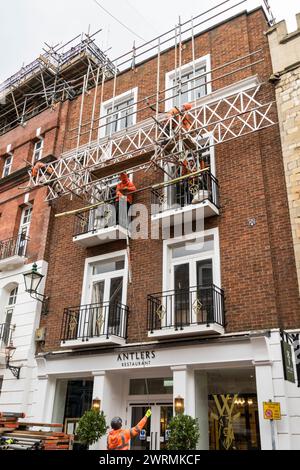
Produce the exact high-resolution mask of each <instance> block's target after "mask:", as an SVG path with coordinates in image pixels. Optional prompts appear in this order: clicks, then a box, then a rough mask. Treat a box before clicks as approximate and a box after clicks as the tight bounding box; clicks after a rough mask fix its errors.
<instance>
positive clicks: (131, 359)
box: [117, 351, 156, 367]
mask: <svg viewBox="0 0 300 470" xmlns="http://www.w3.org/2000/svg"><path fill="white" fill-rule="evenodd" d="M155 358H156V353H155V351H135V352H127V353H120V354H118V357H117V362H119V363H121V366H122V367H139V366H149V365H150V364H151V361H152V360H153V359H155Z"/></svg>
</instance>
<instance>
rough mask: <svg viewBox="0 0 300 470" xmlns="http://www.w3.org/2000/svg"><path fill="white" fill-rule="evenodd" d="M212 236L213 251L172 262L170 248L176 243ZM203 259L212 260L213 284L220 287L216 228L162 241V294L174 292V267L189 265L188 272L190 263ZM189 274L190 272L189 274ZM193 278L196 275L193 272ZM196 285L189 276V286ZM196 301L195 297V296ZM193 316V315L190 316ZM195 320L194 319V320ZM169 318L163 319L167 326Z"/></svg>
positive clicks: (217, 233) (217, 231)
mask: <svg viewBox="0 0 300 470" xmlns="http://www.w3.org/2000/svg"><path fill="white" fill-rule="evenodd" d="M208 236H213V238H214V250H213V251H206V252H202V253H198V254H197V253H195V254H191V255H188V256H182V257H180V258H178V259H177V258H176V260H172V246H173V245H174V244H177V243H183V242H186V241H189V240H194V239H195V240H197V239H198V238H200V237H208ZM205 259H211V260H212V268H213V284H214V285H216V286H217V287H221V266H220V246H219V230H218V228H214V229H210V230H205V231H203V232H195V233H190V234H188V235H185V236H183V237H178V238H174V239H169V240H164V242H163V289H162V291H163V292H166V291H169V290H174V266H178V265H180V264H186V263H189V271H190V269H191V265H190V263H191V262H194V263H197V261H203V260H205ZM190 274H191V272H190ZM194 276H196V273H195V272H194ZM195 286H196V284H195V283H193V280H192V279H191V276H190V286H189V287H195ZM195 300H196V296H195ZM192 315H193V316H194V314H192ZM194 320H195V319H194ZM168 321H169V318H165V320H164V322H166V324H168Z"/></svg>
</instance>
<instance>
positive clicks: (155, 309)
mask: <svg viewBox="0 0 300 470" xmlns="http://www.w3.org/2000/svg"><path fill="white" fill-rule="evenodd" d="M221 334H224V292H223V290H222V289H220V288H219V287H217V286H215V285H212V286H196V287H190V288H189V289H188V290H186V289H180V290H177V291H174V290H173V291H166V292H160V293H158V294H151V295H148V337H150V338H156V339H165V338H172V337H178V336H180V337H183V336H191V335H194V336H195V335H197V336H198V335H203V336H207V335H221Z"/></svg>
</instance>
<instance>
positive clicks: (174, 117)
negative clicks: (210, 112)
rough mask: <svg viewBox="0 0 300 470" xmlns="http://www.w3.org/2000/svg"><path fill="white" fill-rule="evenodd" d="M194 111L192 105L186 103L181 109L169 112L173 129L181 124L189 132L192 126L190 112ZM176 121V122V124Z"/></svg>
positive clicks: (173, 109)
mask: <svg viewBox="0 0 300 470" xmlns="http://www.w3.org/2000/svg"><path fill="white" fill-rule="evenodd" d="M191 109H192V105H191V104H190V103H185V104H184V105H183V106H182V108H181V109H179V108H177V107H176V106H175V107H174V108H172V109H171V110H170V111H169V112H168V118H169V120H170V121H171V122H172V128H174V127H176V126H177V125H178V124H181V126H182V127H183V129H185V130H186V131H188V130H189V129H190V127H191V125H192V119H191V116H190V114H189V113H188V111H190V110H191ZM174 121H175V122H174Z"/></svg>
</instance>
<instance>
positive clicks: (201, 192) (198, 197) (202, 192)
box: [192, 189, 209, 204]
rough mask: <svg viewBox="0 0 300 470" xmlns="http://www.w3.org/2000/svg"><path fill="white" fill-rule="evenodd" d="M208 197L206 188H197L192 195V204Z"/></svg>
mask: <svg viewBox="0 0 300 470" xmlns="http://www.w3.org/2000/svg"><path fill="white" fill-rule="evenodd" d="M208 198H209V191H207V190H206V189H199V191H197V192H196V194H195V195H194V197H193V200H192V204H199V202H202V201H204V200H205V199H208Z"/></svg>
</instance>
